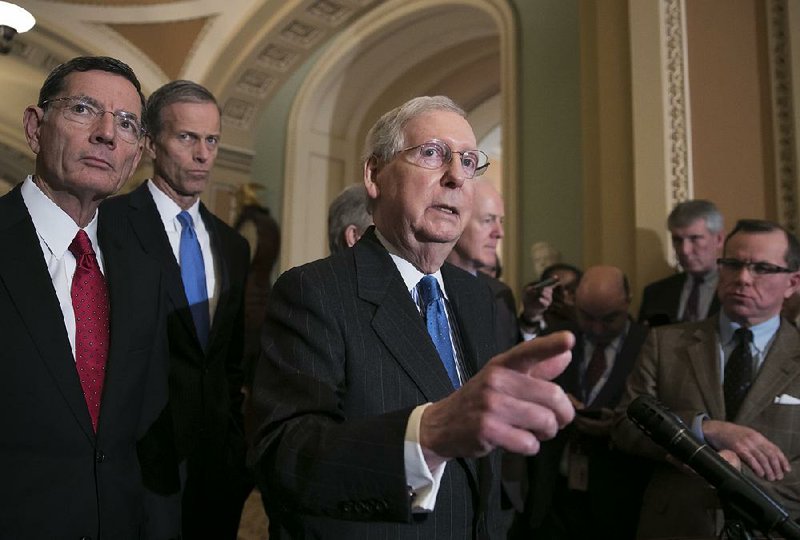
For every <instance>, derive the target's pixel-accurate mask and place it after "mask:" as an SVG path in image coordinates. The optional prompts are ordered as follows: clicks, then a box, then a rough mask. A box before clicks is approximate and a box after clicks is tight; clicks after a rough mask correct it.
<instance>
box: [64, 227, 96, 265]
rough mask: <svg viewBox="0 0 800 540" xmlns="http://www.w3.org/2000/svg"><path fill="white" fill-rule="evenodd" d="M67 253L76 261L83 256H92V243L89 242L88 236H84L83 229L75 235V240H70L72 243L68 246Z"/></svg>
mask: <svg viewBox="0 0 800 540" xmlns="http://www.w3.org/2000/svg"><path fill="white" fill-rule="evenodd" d="M69 251H70V253H72V254H73V255H74V256H75V258H76V259H78V260H80V258H81V257H82V256H84V255H94V249H93V248H92V241H91V240H89V235H88V234H86V231H84V230H83V229H80V230H79V231H78V234H76V235H75V238H73V239H72V243H71V244H70V245H69Z"/></svg>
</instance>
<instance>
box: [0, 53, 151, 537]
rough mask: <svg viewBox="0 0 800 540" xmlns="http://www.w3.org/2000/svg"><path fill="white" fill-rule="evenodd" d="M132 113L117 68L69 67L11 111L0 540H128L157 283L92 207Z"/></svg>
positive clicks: (85, 61) (129, 89)
mask: <svg viewBox="0 0 800 540" xmlns="http://www.w3.org/2000/svg"><path fill="white" fill-rule="evenodd" d="M143 106H144V97H143V96H142V94H141V90H140V86H139V81H138V80H137V79H136V76H135V75H134V73H133V71H131V69H130V68H129V67H128V66H127V65H125V64H124V63H122V62H120V61H119V60H115V59H113V58H104V57H80V58H74V59H72V60H70V61H68V62H66V63H64V64H62V65H60V66H58V67H57V68H55V69H54V70H53V71H52V72H51V73H50V75H49V76H48V77H47V79H46V80H45V82H44V84H43V85H42V89H41V91H40V94H39V101H38V104H37V105H31V106H29V107H28V108H27V109H25V113H24V118H23V122H24V128H25V135H26V137H27V140H28V144H29V146H30V148H31V150H33V152H34V153H35V154H36V172H35V173H34V174H33V175H32V176H29V177H28V178H27V179H26V180H25V181H24V182H22V184H20V185H18V186H17V187H16V188H14V189H13V190H12V191H11V192H10V193H9V194H7V195H6V196H4V197H2V198H0V250H2V253H3V256H2V257H0V328H1V329H2V330H1V331H0V432H2V437H0V478H2V487H0V536H2V537H3V538H30V539H50V538H101V537H102V538H120V539H134V538H137V539H138V538H141V536H140V535H141V532H142V530H143V525H144V521H145V516H144V512H143V502H142V494H143V488H142V480H141V473H140V469H139V465H138V462H137V456H136V441H137V439H139V438H140V437H141V436H142V435H143V434H144V433H145V431H146V430H147V428H148V427H149V425H150V424H151V423H152V422H153V420H155V418H156V417H157V416H158V414H159V412H160V411H161V409H162V408H163V406H164V404H165V403H166V384H167V379H166V368H167V357H166V333H165V328H164V317H163V309H162V304H163V302H162V291H161V273H160V271H159V268H158V265H157V264H156V262H155V261H153V260H150V259H149V258H148V257H147V256H146V255H145V254H144V253H143V252H142V251H141V250H139V249H138V248H136V246H132V245H130V244H127V243H124V242H120V241H117V239H116V238H115V236H118V237H120V238H124V237H125V232H124V231H114V230H112V229H113V227H112V225H110V224H109V223H108V222H106V221H105V220H104V219H103V216H102V215H101V216H100V217H99V218H98V212H97V207H98V205H99V204H100V201H102V200H103V199H104V198H105V197H108V196H109V195H111V194H113V193H114V192H116V191H117V190H118V189H119V188H120V187H121V186H122V184H123V183H124V182H125V181H126V180H127V179H128V178H129V176H130V174H131V173H132V172H133V170H134V169H135V168H136V165H137V163H138V162H139V158H140V156H141V153H142V148H143V142H142V135H143V130H142V127H141V126H142V123H141V120H140V118H141V115H142V109H143ZM98 222H99V223H98ZM112 233H114V234H113V235H112Z"/></svg>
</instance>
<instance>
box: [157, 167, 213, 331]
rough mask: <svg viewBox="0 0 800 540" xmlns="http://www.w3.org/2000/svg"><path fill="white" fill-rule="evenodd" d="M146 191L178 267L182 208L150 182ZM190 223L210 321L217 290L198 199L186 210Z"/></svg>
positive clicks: (209, 247)
mask: <svg viewBox="0 0 800 540" xmlns="http://www.w3.org/2000/svg"><path fill="white" fill-rule="evenodd" d="M147 189H149V190H150V194H151V195H152V196H153V201H154V202H155V203H156V209H157V210H158V214H159V215H160V216H161V222H162V224H163V225H164V231H166V233H167V239H168V240H169V245H170V247H171V248H172V254H173V255H174V256H175V261H176V262H177V263H178V266H180V264H181V256H180V247H181V229H182V227H181V223H180V221H178V214H180V213H181V212H182V211H183V208H181V207H180V206H178V204H177V203H176V202H175V201H173V200H172V199H170V198H169V197H168V196H167V194H166V193H164V192H163V191H161V190H160V189H159V188H158V186H156V185H155V184H154V183H153V181H152V180H148V181H147ZM186 211H187V212H188V213H189V215H190V216H192V221H193V222H194V230H195V233H196V234H197V241H198V242H199V243H200V251H201V252H202V253H203V266H204V267H205V271H206V290H207V291H208V311H209V316H210V319H209V320H211V321H213V320H214V310H215V309H216V308H217V301H218V300H219V290H218V289H217V274H216V272H215V267H216V265H215V260H214V255H213V252H212V251H211V237H210V236H209V234H208V229H206V224H205V223H204V222H203V218H202V217H200V199H198V200H196V201H195V203H194V204H193V205H192V206H191V207H189V209H187V210H186Z"/></svg>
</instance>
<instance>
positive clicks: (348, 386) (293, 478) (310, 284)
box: [253, 229, 505, 540]
mask: <svg viewBox="0 0 800 540" xmlns="http://www.w3.org/2000/svg"><path fill="white" fill-rule="evenodd" d="M442 276H443V278H444V283H445V288H446V290H447V294H448V297H449V302H450V306H451V308H452V313H453V315H454V319H455V320H454V321H452V322H454V323H455V328H454V329H455V331H457V332H458V334H459V335H460V341H461V344H462V348H463V358H462V359H463V360H464V364H465V366H466V368H467V370H468V371H469V372H471V373H474V372H476V371H477V370H478V369H480V368H481V367H482V366H483V365H484V363H485V362H486V361H487V360H488V359H489V358H490V357H491V356H492V355H493V354H494V352H495V346H494V329H493V323H494V320H495V317H494V307H493V300H492V294H491V291H490V289H489V288H488V286H487V285H486V284H485V282H483V281H481V280H478V279H477V278H476V277H475V276H472V275H470V274H469V273H467V272H464V271H462V270H460V269H458V268H456V267H454V266H451V265H449V264H445V265H444V266H443V267H442ZM262 344H263V348H262V355H261V359H260V361H259V365H258V367H257V369H256V378H255V384H254V387H253V395H254V404H255V407H256V413H257V415H258V416H259V418H260V428H259V429H258V431H257V433H256V441H255V442H256V451H257V458H258V468H257V474H258V475H259V476H260V479H259V480H260V485H261V488H262V493H263V495H264V497H265V498H266V503H265V504H266V506H267V510H268V513H269V515H270V521H271V524H273V525H275V528H279V529H280V530H279V531H275V534H281V535H287V536H288V537H290V538H310V537H313V538H331V539H340V538H362V539H368V538H414V539H417V538H453V539H459V540H463V539H468V538H504V537H505V534H504V532H505V531H504V530H503V527H504V526H503V524H502V521H501V519H500V475H499V455H498V454H497V453H492V454H490V456H487V457H486V458H483V459H479V460H472V459H457V460H453V461H450V462H449V463H448V464H447V465H446V469H445V473H444V477H443V479H442V485H441V490H440V491H439V494H438V497H437V500H436V508H435V510H434V511H433V512H432V513H428V514H412V512H411V504H410V494H409V489H408V487H407V485H406V479H405V469H404V461H403V447H404V435H405V430H406V424H407V422H408V417H409V414H410V413H411V411H412V409H413V408H414V407H416V406H417V405H421V404H424V403H426V402H433V401H437V400H440V399H442V398H444V397H446V396H447V395H448V394H450V393H451V392H452V391H453V388H452V385H451V383H450V381H449V379H448V377H447V373H446V372H445V370H444V367H443V366H442V363H441V360H440V359H439V356H438V354H437V353H436V349H435V348H434V345H433V342H432V341H431V339H430V337H429V336H428V333H427V330H426V328H425V324H424V322H423V319H422V317H421V316H420V313H419V311H418V309H417V307H416V305H414V302H413V301H412V299H411V296H410V295H409V293H408V290H407V289H406V285H405V283H404V282H403V280H402V277H401V276H400V273H399V272H398V270H397V268H396V266H395V265H394V263H393V262H392V260H391V258H390V256H389V254H388V253H387V251H386V250H385V249H384V248H383V246H382V245H381V244H380V242H379V241H378V239H377V237H376V236H375V233H374V229H370V230H368V231H367V233H366V234H365V235H364V236H363V237H362V238H361V240H360V241H359V242H358V243H357V244H356V245H355V246H354V247H353V249H351V250H346V251H344V252H342V253H340V254H338V255H334V256H332V257H329V258H327V259H323V260H319V261H316V262H313V263H310V264H307V265H304V266H301V267H298V268H294V269H292V270H289V271H288V272H286V273H285V274H283V275H282V276H281V277H280V278H279V279H278V281H277V283H276V284H275V287H274V288H273V292H272V296H271V297H270V307H269V309H268V313H267V322H266V324H265V327H264V335H263V340H262ZM469 374H470V373H468V374H467V375H469ZM280 537H281V538H283V537H284V536H280Z"/></svg>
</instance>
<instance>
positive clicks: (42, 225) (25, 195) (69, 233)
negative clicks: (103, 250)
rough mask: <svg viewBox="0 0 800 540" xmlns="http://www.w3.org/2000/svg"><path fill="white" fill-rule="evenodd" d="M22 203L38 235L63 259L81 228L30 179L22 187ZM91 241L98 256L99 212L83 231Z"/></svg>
mask: <svg viewBox="0 0 800 540" xmlns="http://www.w3.org/2000/svg"><path fill="white" fill-rule="evenodd" d="M21 192H22V200H23V202H24V203H25V206H26V207H27V208H28V214H30V216H31V220H32V221H33V226H34V227H35V228H36V233H37V234H38V235H39V236H40V237H41V239H42V241H43V242H44V244H45V245H46V246H47V249H49V250H50V254H51V255H52V256H53V257H55V258H56V259H61V258H62V257H63V256H64V254H65V253H66V252H67V251H68V250H69V245H70V244H71V243H72V240H73V239H74V238H75V235H76V234H78V231H79V230H80V227H78V224H77V223H75V221H74V220H73V219H72V218H71V217H69V215H67V213H66V212H64V210H62V209H61V208H60V207H59V206H58V205H57V204H56V203H54V202H53V201H52V200H51V199H50V198H49V197H48V196H47V195H45V194H44V192H43V191H42V190H41V189H39V186H37V185H36V184H35V183H34V182H33V177H32V176H28V177H27V178H26V179H25V181H24V182H23V183H22V188H21ZM83 230H84V231H86V234H87V235H88V236H89V240H91V241H92V247H93V248H94V250H95V252H97V251H98V244H97V211H95V213H94V216H92V220H91V221H90V222H89V224H88V225H87V226H86V227H84V228H83Z"/></svg>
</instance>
